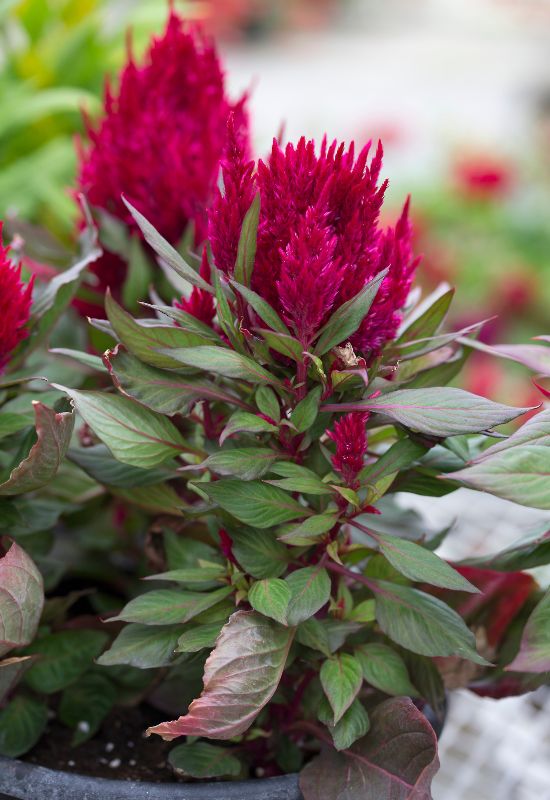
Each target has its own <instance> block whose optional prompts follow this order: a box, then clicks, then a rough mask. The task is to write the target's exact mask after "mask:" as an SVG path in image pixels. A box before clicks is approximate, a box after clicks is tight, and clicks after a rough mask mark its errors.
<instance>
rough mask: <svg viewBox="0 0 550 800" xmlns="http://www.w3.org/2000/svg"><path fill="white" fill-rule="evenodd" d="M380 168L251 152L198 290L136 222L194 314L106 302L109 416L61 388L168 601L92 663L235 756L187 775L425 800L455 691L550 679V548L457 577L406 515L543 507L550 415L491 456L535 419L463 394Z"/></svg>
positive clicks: (313, 793) (520, 549)
mask: <svg viewBox="0 0 550 800" xmlns="http://www.w3.org/2000/svg"><path fill="white" fill-rule="evenodd" d="M380 161H381V151H380V150H379V151H378V152H377V154H376V156H375V159H374V161H373V162H371V163H370V164H368V159H367V150H364V151H362V153H361V154H360V155H359V156H358V157H357V158H354V154H353V148H349V149H347V150H346V149H345V148H343V147H341V146H340V147H338V146H336V145H334V146H330V147H327V146H326V145H324V144H323V145H322V146H321V148H320V150H316V149H315V147H314V145H313V144H312V143H306V142H304V141H301V142H300V143H299V144H298V145H297V146H293V145H289V146H288V147H287V148H286V151H284V152H283V151H281V150H280V148H279V147H278V146H277V145H275V146H274V149H273V152H272V155H271V159H270V160H269V162H268V163H266V164H264V163H261V162H260V163H259V164H258V166H257V167H256V166H255V165H254V164H253V163H250V162H247V161H246V159H245V157H244V153H243V152H242V151H241V150H240V149H239V146H238V144H236V143H235V142H234V147H233V151H232V154H230V156H229V157H228V158H227V160H226V162H225V164H224V191H225V196H224V195H223V193H222V194H220V196H219V197H218V198H217V200H216V202H215V204H214V206H213V209H212V211H211V214H210V221H209V224H210V231H209V235H210V243H211V249H210V250H205V251H204V254H203V258H202V262H201V266H200V269H198V268H197V269H196V268H194V267H193V266H191V265H189V264H188V263H186V262H185V261H184V260H183V258H182V257H181V256H180V255H179V254H178V252H177V251H176V250H175V249H174V248H173V247H171V245H170V244H169V243H168V242H167V241H166V240H165V239H164V238H163V237H161V236H160V234H159V233H158V232H156V231H155V229H154V227H153V226H152V225H151V224H150V223H149V222H148V221H147V220H146V219H145V217H144V216H143V215H142V214H141V213H140V212H139V211H138V210H137V209H135V208H133V207H132V206H131V205H130V204H129V203H128V209H129V212H130V213H131V214H132V216H133V218H134V219H135V220H136V223H137V224H138V225H139V227H140V229H141V231H142V233H143V236H144V238H145V240H146V241H147V243H148V244H149V246H150V247H151V248H152V249H153V250H154V251H156V253H157V254H158V256H159V258H160V259H162V261H163V262H164V264H165V266H166V267H167V268H168V267H170V268H172V270H174V271H175V272H176V273H177V276H178V280H181V278H184V279H186V280H187V281H188V282H189V284H190V286H191V287H192V292H191V294H190V296H189V299H188V301H187V302H186V303H184V304H182V303H180V302H179V301H177V302H176V301H175V303H174V305H172V306H169V305H166V306H160V305H153V306H152V307H153V308H154V310H155V314H156V316H155V317H153V318H151V319H148V320H144V319H140V320H136V319H133V318H132V317H131V316H130V314H129V313H128V312H127V311H125V310H124V309H123V308H122V306H121V305H119V303H117V302H116V300H115V299H114V298H113V296H112V294H110V293H107V296H106V305H105V310H106V315H107V318H108V321H107V322H104V321H102V320H99V321H97V322H96V323H95V324H96V325H97V326H98V327H99V328H100V329H101V330H102V331H104V332H105V333H107V332H108V333H110V335H112V336H114V337H115V339H116V340H117V342H118V343H117V344H116V346H114V347H112V348H111V349H109V350H107V351H106V352H105V354H104V356H103V363H104V366H105V367H106V368H107V370H108V372H109V373H110V375H111V378H112V380H113V384H114V391H105V389H101V390H99V391H97V390H80V389H73V388H67V389H66V392H67V394H68V396H69V397H70V398H71V399H72V402H73V404H74V407H75V409H76V411H77V412H78V413H79V414H80V416H81V417H82V419H83V420H84V422H85V423H86V434H85V437H84V438H83V440H82V441H83V444H84V445H85V446H81V447H79V448H74V449H73V450H72V451H71V454H70V458H71V460H72V461H73V462H75V463H77V464H79V466H80V467H81V468H82V469H83V470H84V471H85V472H87V473H88V474H89V475H90V476H91V477H92V478H93V479H94V480H95V481H98V482H99V483H100V484H103V486H104V487H105V489H106V490H107V491H108V492H112V493H113V494H114V495H116V496H118V497H119V498H122V499H123V500H124V501H125V502H126V503H127V504H129V506H130V507H131V506H134V507H135V506H137V507H138V508H142V509H145V510H147V511H148V512H149V513H150V514H151V515H152V516H153V518H156V523H155V524H154V525H153V527H152V528H151V531H152V532H154V536H155V537H157V545H156V546H155V548H154V549H152V548H151V544H150V543H149V544H148V546H147V552H148V554H149V558H150V561H151V563H152V564H154V568H153V569H151V568H149V570H148V574H147V575H146V577H147V578H148V580H151V581H154V582H155V583H156V586H155V587H154V588H152V589H151V590H147V589H146V588H143V589H142V591H141V592H139V593H138V594H137V595H135V594H130V596H129V602H127V604H126V605H124V607H123V608H122V609H121V610H120V611H119V613H118V614H116V616H114V617H111V618H110V621H111V622H115V621H116V624H117V630H118V631H119V632H118V633H117V635H116V638H114V641H113V642H112V644H111V646H110V648H109V649H108V650H107V651H106V652H104V653H103V655H101V657H100V658H99V660H98V663H99V664H100V665H103V666H104V667H109V668H112V667H114V666H120V665H125V666H126V667H128V668H130V667H133V668H138V669H144V670H146V671H151V672H152V673H153V675H155V672H154V671H155V669H156V670H162V672H159V673H158V675H156V676H155V677H151V678H150V679H149V686H150V693H149V702H150V703H152V704H156V703H158V704H159V707H160V708H162V709H164V710H166V708H169V709H171V710H172V716H174V717H176V718H175V719H171V720H168V721H165V722H162V723H160V724H153V725H151V726H150V727H149V729H148V734H150V735H160V736H162V737H163V738H164V739H166V740H168V741H171V740H174V739H175V740H178V739H180V738H181V737H185V736H187V737H203V738H204V739H206V740H222V741H224V742H226V743H227V744H226V745H222V746H217V748H216V746H215V745H211V744H209V745H207V744H206V742H201V741H196V740H195V739H193V740H188V741H185V740H183V739H182V743H178V744H177V745H176V747H175V748H174V749H173V750H172V752H171V754H170V757H169V761H170V763H171V764H172V766H173V767H174V768H175V769H176V771H177V772H178V773H179V774H180V775H187V776H192V777H197V778H205V777H221V776H224V775H226V776H236V775H241V776H246V775H248V774H250V772H251V771H252V772H253V774H263V775H275V774H278V773H281V772H288V771H296V770H298V769H300V768H302V771H301V776H300V786H301V790H302V792H303V795H304V797H305V799H306V800H321V798H322V800H333V799H334V800H336V798H339V797H341V796H342V795H343V793H346V796H347V797H350V798H357V800H359V798H364V797H368V798H373V800H374V798H376V800H381V798H384V797H388V798H389V797H391V796H393V794H394V792H395V791H396V790H397V788H396V787H399V791H403V796H404V797H413V796H414V797H419V798H429V797H430V788H429V787H430V783H431V779H432V777H433V775H434V773H435V771H436V769H437V753H436V738H435V734H434V731H433V730H432V728H431V726H430V724H429V723H428V721H427V719H426V717H425V716H424V714H423V713H422V709H425V708H426V707H427V705H429V706H430V707H431V709H432V712H431V713H435V714H441V713H442V709H443V707H444V705H445V686H447V687H449V688H450V687H454V686H457V685H460V686H470V687H471V688H473V689H474V690H477V691H480V692H481V693H484V694H491V693H492V694H494V695H495V696H498V695H502V694H506V693H518V692H521V691H527V690H528V689H529V688H530V687H532V686H533V685H534V684H535V683H536V681H537V680H538V679H539V678H538V676H537V675H536V674H534V673H543V672H544V671H546V670H548V669H549V667H550V652H549V649H548V637H547V632H546V630H545V627H544V624H543V620H544V617H545V614H546V613H547V608H548V604H549V602H550V598H549V596H548V595H546V596H545V597H543V598H542V599H541V596H542V593H541V590H540V588H539V587H538V585H537V584H536V583H535V581H534V580H533V579H532V578H531V577H530V576H528V575H523V574H521V573H518V572H517V570H519V569H522V568H526V567H531V566H533V565H537V564H540V563H543V562H544V563H546V562H547V561H548V553H547V541H548V532H547V531H544V532H543V533H542V535H541V532H540V531H539V532H538V533H537V535H536V536H533V537H531V538H530V539H529V540H527V541H526V542H522V543H521V544H519V545H518V546H517V547H515V548H512V549H511V550H509V551H505V552H504V553H501V554H499V555H495V556H491V557H488V558H486V559H481V560H479V559H478V560H477V561H476V562H475V565H472V566H469V567H466V566H464V565H451V564H449V563H447V562H446V561H444V560H443V559H441V558H440V557H439V556H437V555H436V554H435V552H434V550H435V549H436V548H437V547H438V546H439V544H440V543H441V541H442V538H443V536H444V532H439V533H438V532H437V531H433V529H432V531H431V532H430V530H429V528H423V529H421V530H419V529H418V527H417V526H416V525H415V524H414V523H413V519H412V517H411V515H410V513H409V512H407V511H404V510H402V509H400V507H399V503H398V502H397V500H396V493H397V492H400V491H405V492H415V493H419V494H422V495H427V496H430V495H435V496H437V495H441V494H446V493H448V492H452V491H455V490H456V489H458V488H459V487H460V486H468V487H471V488H474V489H477V490H480V491H488V492H491V493H493V494H495V495H497V496H500V497H504V498H507V499H509V500H513V501H515V502H517V503H521V504H524V505H530V506H533V507H536V508H544V509H548V508H550V492H549V491H548V486H547V478H546V473H547V472H548V465H549V460H550V448H549V447H548V435H549V430H550V417H549V412H548V411H547V412H543V413H540V414H538V415H537V416H535V417H534V418H533V419H531V420H530V421H529V422H527V423H526V424H525V425H524V426H523V427H520V428H519V430H518V431H517V432H515V433H514V434H513V435H512V436H510V437H509V438H506V437H505V436H502V437H501V438H499V434H496V433H495V432H494V428H495V426H500V425H502V424H504V423H507V422H509V421H510V420H513V419H516V418H517V417H520V416H521V415H522V414H524V413H525V412H526V411H528V410H529V409H524V408H513V407H509V406H505V405H502V404H498V403H494V402H492V401H490V400H488V399H486V398H483V397H478V396H476V395H472V394H469V393H468V392H465V391H462V390H460V389H456V388H450V387H448V386H447V385H446V384H447V383H448V382H449V381H451V380H452V378H453V377H454V376H455V375H456V374H457V372H458V370H459V369H460V366H461V365H462V363H463V362H464V360H465V359H466V358H467V356H468V354H469V352H470V351H471V350H472V348H473V346H474V344H475V339H474V336H475V334H476V331H477V328H476V327H474V328H472V327H470V328H468V329H466V330H463V331H458V332H456V333H442V332H441V327H442V325H443V324H444V320H445V316H446V314H447V311H448V308H449V304H450V301H451V299H452V294H453V293H452V291H443V292H438V293H436V294H434V295H433V296H431V297H429V298H427V299H426V300H425V301H424V303H423V304H421V305H419V306H414V304H413V305H411V307H407V294H408V289H409V285H410V281H411V277H412V273H413V271H414V267H415V264H416V262H415V260H414V258H413V256H412V254H411V250H410V243H409V236H410V231H409V225H408V222H407V214H406V211H405V212H404V213H403V215H402V216H401V218H400V220H399V221H398V223H397V225H396V227H395V228H391V229H389V230H385V231H384V230H381V229H380V227H379V225H378V214H379V210H380V205H381V202H382V196H383V187H384V184H382V187H381V188H377V186H376V183H377V179H378V172H379V170H380ZM241 198H244V199H245V200H246V202H240V199H241ZM247 204H249V208H246V205H247ZM209 252H210V255H209V254H208V253H209ZM270 276H271V278H270ZM547 354H548V350H547V347H546V346H545V345H544V344H541V345H531V346H529V347H527V348H524V349H522V348H518V349H517V350H516V351H515V354H514V356H515V358H516V360H522V359H523V360H524V361H525V362H526V363H529V364H531V365H533V363H534V360H536V359H538V362H537V363H540V364H541V365H542V364H543V363H544V360H545V358H547ZM77 357H78V358H79V359H80V360H82V361H83V363H85V364H87V365H88V366H89V365H91V366H94V367H96V368H100V364H99V363H98V362H97V359H95V360H92V359H91V358H90V356H87V355H85V354H82V355H81V356H77ZM58 388H62V387H58ZM495 436H496V437H497V439H496V441H495V438H494V437H495ZM94 442H95V443H94ZM98 442H99V443H98ZM90 445H93V446H92V447H90ZM107 448H108V449H107ZM109 451H110V454H109ZM510 475H513V476H514V479H513V480H510ZM115 479H116V484H115V483H114V481H115ZM142 486H146V487H148V488H140V487H142ZM117 487H118V488H117ZM142 513H144V512H142ZM151 535H153V534H152V533H151ZM158 537H160V539H158ZM474 567H475V568H474ZM506 572H511V574H510V575H509V576H504V577H503V575H502V573H506ZM537 604H538V605H537ZM121 624H122V629H120V627H118V626H120V625H121ZM32 652H33V653H39V652H40V642H38V644H37V645H36V646H35V647H34V648H33V649H32ZM197 664H198V665H199V667H200V669H201V672H202V673H203V688H202V693H200V692H197V695H200V696H196V697H195V699H193V700H191V697H189V696H188V695H189V691H190V689H189V684H191V685H194V684H193V681H194V678H193V677H192V676H194V675H195V674H196V669H197ZM159 684H160V686H164V687H165V688H164V689H160V690H159ZM178 686H179V687H185V688H183V689H182V691H183V694H182V695H181V697H180V696H179V695H178V694H177V693H174V691H173V690H172V689H171V688H170V687H178ZM159 691H160V694H159ZM145 695H147V689H146V688H145V689H143V690H142V692H141V693H140V697H143V696H145ZM167 698H169V702H167ZM426 713H427V712H426ZM318 749H320V751H321V752H320V755H316V752H317V750H318ZM312 755H313V757H312Z"/></svg>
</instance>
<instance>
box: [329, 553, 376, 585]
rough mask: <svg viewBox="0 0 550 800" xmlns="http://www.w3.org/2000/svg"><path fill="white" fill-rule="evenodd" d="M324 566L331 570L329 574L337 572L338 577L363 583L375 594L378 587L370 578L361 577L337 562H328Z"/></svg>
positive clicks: (358, 573)
mask: <svg viewBox="0 0 550 800" xmlns="http://www.w3.org/2000/svg"><path fill="white" fill-rule="evenodd" d="M324 566H325V567H326V569H328V570H329V572H335V573H336V574H337V575H345V577H346V578H349V579H350V580H352V581H356V582H357V583H362V584H363V585H364V586H368V588H369V589H370V590H371V592H374V587H375V586H376V584H375V582H374V581H371V580H369V578H365V576H364V575H361V573H360V572H353V571H352V570H351V569H348V568H347V567H343V566H342V565H341V564H337V563H336V562H335V561H327V562H326V563H325V564H324Z"/></svg>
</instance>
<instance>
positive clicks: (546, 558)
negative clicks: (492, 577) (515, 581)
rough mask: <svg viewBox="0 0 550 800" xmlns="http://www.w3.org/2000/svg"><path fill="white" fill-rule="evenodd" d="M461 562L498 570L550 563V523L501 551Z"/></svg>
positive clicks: (527, 567)
mask: <svg viewBox="0 0 550 800" xmlns="http://www.w3.org/2000/svg"><path fill="white" fill-rule="evenodd" d="M461 563H462V564H465V565H467V566H473V567H482V568H485V569H494V570H497V571H498V572H515V571H516V570H523V569H533V567H540V566H543V565H546V564H550V523H548V522H544V523H542V524H541V525H539V526H538V527H537V528H536V530H535V531H532V532H531V533H529V534H527V536H525V537H523V538H522V539H520V540H519V541H517V542H514V543H513V544H511V545H510V547H508V548H506V549H505V550H501V551H500V552H499V553H491V554H489V555H486V556H481V557H480V558H468V559H466V560H465V561H462V562H461Z"/></svg>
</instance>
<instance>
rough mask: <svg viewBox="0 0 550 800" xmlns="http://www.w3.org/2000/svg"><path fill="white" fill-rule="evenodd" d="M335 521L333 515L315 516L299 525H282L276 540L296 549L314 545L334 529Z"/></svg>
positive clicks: (335, 518)
mask: <svg viewBox="0 0 550 800" xmlns="http://www.w3.org/2000/svg"><path fill="white" fill-rule="evenodd" d="M336 521H337V517H336V515H334V514H315V515H314V516H313V517H308V518H307V519H305V520H304V521H303V522H301V523H300V524H299V525H284V526H283V527H281V528H279V531H278V533H279V535H278V536H277V538H278V539H279V541H281V542H284V543H285V544H291V545H295V546H297V547H303V546H307V545H310V544H315V542H316V541H318V540H319V538H320V537H321V536H322V535H323V534H324V533H328V531H330V529H331V528H333V527H334V525H335V524H336Z"/></svg>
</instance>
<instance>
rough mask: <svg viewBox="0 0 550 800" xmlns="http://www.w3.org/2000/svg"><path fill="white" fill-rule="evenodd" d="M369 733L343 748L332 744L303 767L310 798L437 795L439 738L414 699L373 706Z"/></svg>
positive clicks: (427, 798) (396, 799)
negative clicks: (434, 784)
mask: <svg viewBox="0 0 550 800" xmlns="http://www.w3.org/2000/svg"><path fill="white" fill-rule="evenodd" d="M370 719H371V727H370V730H369V732H368V733H367V735H366V736H364V737H363V738H361V739H359V741H357V742H355V744H354V745H352V747H351V748H349V749H347V750H345V751H344V752H342V753H339V752H337V751H336V750H331V749H326V750H324V751H323V752H322V754H321V755H320V756H317V757H316V758H314V759H313V760H312V761H310V762H309V763H308V764H307V765H306V767H305V769H303V770H302V772H301V773H300V789H301V791H302V794H303V796H304V800H337V798H338V799H341V800H344V798H345V800H390V798H391V800H431V796H432V795H431V791H430V786H431V782H432V779H433V777H434V775H435V773H436V772H437V770H438V767H439V761H438V758H437V740H436V737H435V734H434V732H433V730H432V728H431V726H430V724H429V722H428V721H427V720H426V718H425V717H424V715H423V714H422V712H421V711H419V710H418V709H417V708H415V706H414V705H413V703H412V702H411V701H410V700H409V699H405V698H392V699H391V700H387V701H386V702H384V703H381V704H380V705H379V706H377V707H376V708H375V709H374V711H372V712H371V715H370Z"/></svg>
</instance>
